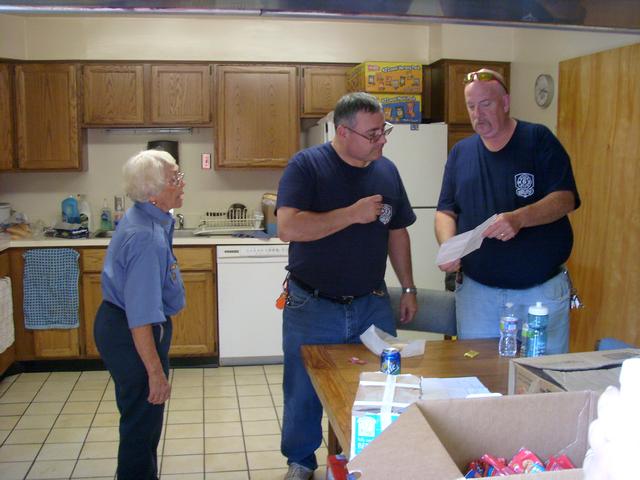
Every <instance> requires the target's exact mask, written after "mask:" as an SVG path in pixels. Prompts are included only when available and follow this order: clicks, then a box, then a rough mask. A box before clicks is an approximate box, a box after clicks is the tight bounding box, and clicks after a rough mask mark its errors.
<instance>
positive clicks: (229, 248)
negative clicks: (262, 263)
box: [218, 245, 289, 258]
mask: <svg viewBox="0 0 640 480" xmlns="http://www.w3.org/2000/svg"><path fill="white" fill-rule="evenodd" d="M288 255H289V245H225V246H219V247H218V258H261V257H262V258H264V257H287V256H288Z"/></svg>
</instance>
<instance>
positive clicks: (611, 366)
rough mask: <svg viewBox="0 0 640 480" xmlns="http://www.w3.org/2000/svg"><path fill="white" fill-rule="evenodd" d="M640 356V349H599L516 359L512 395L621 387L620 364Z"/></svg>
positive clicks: (512, 367)
mask: <svg viewBox="0 0 640 480" xmlns="http://www.w3.org/2000/svg"><path fill="white" fill-rule="evenodd" d="M638 356H640V349H637V348H623V349H619V350H600V351H596V352H580V353H566V354H561V355H545V356H542V357H531V358H514V359H513V360H511V362H510V363H509V395H513V394H521V393H546V392H564V391H580V390H593V391H595V392H599V393H600V392H602V391H603V390H604V389H605V388H607V387H608V386H609V385H613V386H614V387H619V386H620V382H619V377H620V365H622V362H623V361H625V360H626V359H628V358H633V357H638Z"/></svg>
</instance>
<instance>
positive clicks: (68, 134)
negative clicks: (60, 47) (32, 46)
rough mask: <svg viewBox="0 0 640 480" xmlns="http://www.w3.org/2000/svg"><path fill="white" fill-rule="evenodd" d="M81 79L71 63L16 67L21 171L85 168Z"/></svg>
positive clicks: (17, 120)
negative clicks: (83, 162)
mask: <svg viewBox="0 0 640 480" xmlns="http://www.w3.org/2000/svg"><path fill="white" fill-rule="evenodd" d="M77 77H78V68H77V66H76V65H73V64H68V63H48V64H44V63H42V64H38V63H29V64H18V65H16V67H15V91H16V125H17V151H18V168H19V169H23V170H80V169H81V167H82V153H83V152H82V149H83V146H84V145H83V144H84V139H83V134H82V132H81V129H80V123H79V113H78V79H77Z"/></svg>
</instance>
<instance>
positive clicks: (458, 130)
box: [447, 124, 476, 152]
mask: <svg viewBox="0 0 640 480" xmlns="http://www.w3.org/2000/svg"><path fill="white" fill-rule="evenodd" d="M447 127H448V128H447V151H448V152H450V151H451V149H452V148H453V146H454V145H455V144H456V143H458V142H459V141H460V140H463V139H465V138H467V137H470V136H471V135H473V134H474V133H476V132H475V131H474V130H473V127H472V126H471V125H455V124H449V125H447Z"/></svg>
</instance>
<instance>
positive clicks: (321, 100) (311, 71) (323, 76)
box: [302, 67, 351, 117]
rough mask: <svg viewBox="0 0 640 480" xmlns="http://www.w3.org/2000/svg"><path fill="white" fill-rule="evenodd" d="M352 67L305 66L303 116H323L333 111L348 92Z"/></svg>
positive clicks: (303, 73) (303, 70) (303, 75)
mask: <svg viewBox="0 0 640 480" xmlns="http://www.w3.org/2000/svg"><path fill="white" fill-rule="evenodd" d="M350 69H351V67H303V68H302V82H303V100H302V116H303V117H322V116H323V115H326V114H327V113H329V112H331V111H332V110H333V109H334V107H335V106H336V103H337V102H338V100H340V97H342V96H343V95H344V94H345V93H347V72H348V71H349V70H350Z"/></svg>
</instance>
